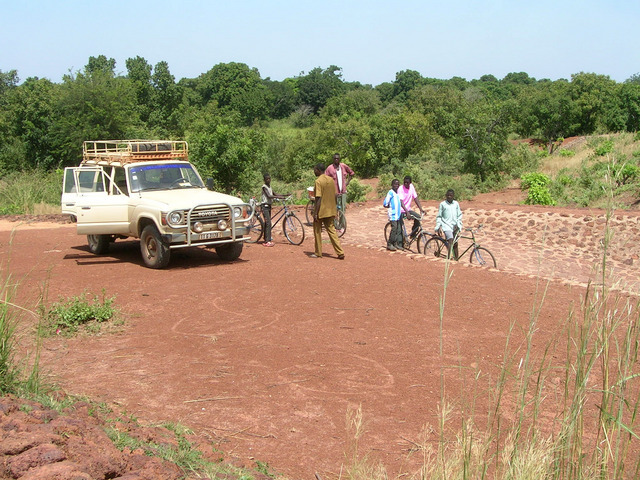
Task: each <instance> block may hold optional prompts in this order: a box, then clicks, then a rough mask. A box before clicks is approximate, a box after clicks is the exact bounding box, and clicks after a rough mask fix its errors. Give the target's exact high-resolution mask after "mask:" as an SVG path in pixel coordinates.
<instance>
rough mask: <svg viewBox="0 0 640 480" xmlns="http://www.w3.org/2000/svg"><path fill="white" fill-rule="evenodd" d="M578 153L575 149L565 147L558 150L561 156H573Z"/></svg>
mask: <svg viewBox="0 0 640 480" xmlns="http://www.w3.org/2000/svg"><path fill="white" fill-rule="evenodd" d="M575 154H576V152H575V150H568V149H563V150H560V151H559V152H558V155H560V156H561V157H573V156H574V155H575Z"/></svg>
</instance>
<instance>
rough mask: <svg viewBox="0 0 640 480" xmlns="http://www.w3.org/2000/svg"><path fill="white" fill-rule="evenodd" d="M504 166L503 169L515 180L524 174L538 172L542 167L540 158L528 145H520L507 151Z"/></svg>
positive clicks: (504, 155) (503, 160)
mask: <svg viewBox="0 0 640 480" xmlns="http://www.w3.org/2000/svg"><path fill="white" fill-rule="evenodd" d="M502 164H503V166H502V169H503V170H504V171H505V172H507V173H508V174H509V176H510V177H511V178H514V179H515V178H518V177H520V176H521V175H522V174H523V173H524V172H530V171H533V170H537V169H538V167H539V166H540V156H539V155H538V154H536V152H534V151H533V150H532V149H531V148H529V146H528V145H518V146H514V147H511V148H508V149H507V150H506V151H505V153H504V154H503V155H502Z"/></svg>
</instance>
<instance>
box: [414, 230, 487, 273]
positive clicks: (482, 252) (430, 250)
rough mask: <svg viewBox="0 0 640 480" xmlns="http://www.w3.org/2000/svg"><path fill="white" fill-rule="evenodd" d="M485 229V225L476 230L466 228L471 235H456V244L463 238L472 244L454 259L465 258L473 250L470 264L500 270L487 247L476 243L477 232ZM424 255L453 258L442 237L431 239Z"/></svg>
mask: <svg viewBox="0 0 640 480" xmlns="http://www.w3.org/2000/svg"><path fill="white" fill-rule="evenodd" d="M481 228H483V225H479V226H478V227H476V228H465V229H464V230H465V231H466V232H470V235H462V234H460V232H458V234H456V236H455V238H454V243H456V242H458V240H460V239H461V238H465V239H467V240H471V244H470V245H469V246H468V247H467V248H466V249H465V250H464V252H462V253H461V254H459V255H458V257H457V258H453V259H454V260H458V259H460V258H462V257H463V256H464V254H465V253H467V252H468V251H469V250H471V254H470V255H469V263H471V264H474V265H480V266H482V267H491V266H493V268H498V264H497V263H496V259H495V257H494V256H493V254H492V253H491V252H490V251H489V250H487V249H486V248H485V247H481V246H480V244H479V243H478V242H477V241H476V235H475V234H476V232H478V231H480V229H481ZM424 254H425V255H426V256H434V257H439V258H448V257H450V256H451V252H450V251H449V244H448V243H447V242H446V241H445V240H443V239H442V238H441V237H440V236H437V235H436V236H434V237H433V238H431V239H430V240H429V241H428V242H427V243H426V245H425V247H424Z"/></svg>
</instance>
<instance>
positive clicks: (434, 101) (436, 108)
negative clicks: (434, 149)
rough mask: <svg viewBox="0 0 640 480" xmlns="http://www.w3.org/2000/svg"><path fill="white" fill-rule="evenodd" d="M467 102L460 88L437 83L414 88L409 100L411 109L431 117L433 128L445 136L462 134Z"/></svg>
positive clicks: (408, 103) (452, 136) (451, 136)
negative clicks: (437, 84)
mask: <svg viewBox="0 0 640 480" xmlns="http://www.w3.org/2000/svg"><path fill="white" fill-rule="evenodd" d="M466 104H467V100H466V99H465V96H464V93H463V92H461V91H460V90H458V89H455V88H451V87H449V86H436V85H424V86H421V87H419V88H416V89H414V90H413V91H412V92H411V94H410V95H409V99H408V102H407V105H408V108H409V109H410V110H411V111H416V112H420V113H421V114H423V115H425V116H428V117H430V118H431V122H430V124H431V126H432V128H433V129H434V130H435V131H436V132H437V133H438V135H440V136H441V137H443V138H457V137H459V136H460V135H462V133H463V127H462V124H463V122H464V115H465V114H466Z"/></svg>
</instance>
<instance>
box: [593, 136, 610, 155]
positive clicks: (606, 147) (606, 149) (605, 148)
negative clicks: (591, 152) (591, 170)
mask: <svg viewBox="0 0 640 480" xmlns="http://www.w3.org/2000/svg"><path fill="white" fill-rule="evenodd" d="M611 152H613V140H605V141H603V142H602V143H601V144H600V145H598V146H596V148H595V153H596V155H598V156H599V157H604V156H605V155H606V154H607V153H611Z"/></svg>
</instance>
